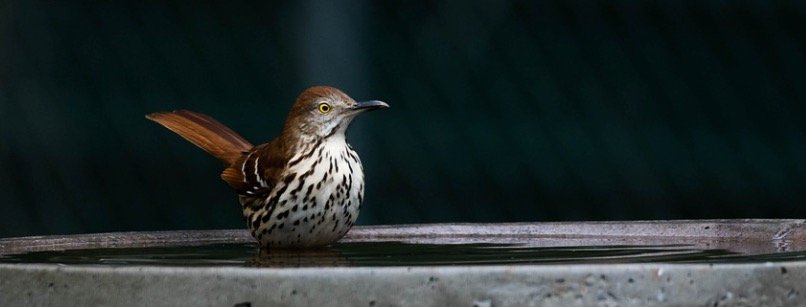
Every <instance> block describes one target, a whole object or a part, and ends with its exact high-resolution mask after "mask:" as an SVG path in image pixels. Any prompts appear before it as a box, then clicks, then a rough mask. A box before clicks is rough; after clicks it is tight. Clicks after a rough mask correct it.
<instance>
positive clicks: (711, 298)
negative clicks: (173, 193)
mask: <svg viewBox="0 0 806 307" xmlns="http://www.w3.org/2000/svg"><path fill="white" fill-rule="evenodd" d="M805 234H806V232H805V230H804V221H803V220H712V221H655V222H601V223H535V224H476V225H472V224H459V225H456V224H436V225H408V226H382V227H358V228H356V229H354V231H351V233H350V234H349V235H348V237H346V238H345V240H353V241H368V242H371V241H389V240H394V239H396V240H402V241H407V242H420V243H466V242H507V243H514V242H521V243H526V244H529V245H534V246H577V245H625V244H626V245H635V244H641V245H647V244H649V245H654V244H659V243H662V244H689V245H691V246H700V247H710V248H713V247H715V246H716V247H718V248H729V249H731V250H736V251H739V252H743V253H774V252H781V251H802V250H803V248H802V247H803V245H804V244H805V243H806V235H805ZM249 240H250V239H249V237H248V234H246V233H245V232H244V231H191V232H156V233H128V234H127V233H118V234H96V235H78V236H65V237H36V238H30V237H29V238H15V239H3V240H0V254H11V253H18V252H24V251H32V250H63V249H73V248H88V247H91V248H97V247H132V246H169V245H186V244H206V243H220V242H249ZM590 243H597V244H590ZM804 295H806V261H786V262H748V263H720V264H698V263H691V264H684V263H676V264H668V263H638V264H606V263H603V264H570V265H569V264H544V265H503V266H502V265H484V266H430V267H425V266H423V267H315V268H252V267H157V266H94V265H85V266H73V265H68V266H64V265H48V264H0V306H69V305H72V306H97V305H101V306H103V305H106V306H119V305H137V306H140V305H147V306H236V305H238V304H242V305H241V306H247V304H249V305H251V306H283V305H297V306H473V305H476V306H658V305H662V306H806V299H805V298H804Z"/></svg>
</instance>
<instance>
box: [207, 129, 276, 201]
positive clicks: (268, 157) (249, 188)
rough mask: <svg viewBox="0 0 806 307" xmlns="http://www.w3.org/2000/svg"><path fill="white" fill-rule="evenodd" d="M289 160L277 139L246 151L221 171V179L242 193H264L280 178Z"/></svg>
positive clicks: (249, 194)
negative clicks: (278, 144)
mask: <svg viewBox="0 0 806 307" xmlns="http://www.w3.org/2000/svg"><path fill="white" fill-rule="evenodd" d="M287 162H288V158H287V155H286V154H285V151H284V150H282V148H279V146H277V141H276V140H275V141H272V142H271V143H266V144H262V145H258V146H255V148H253V149H252V150H250V151H248V152H246V153H244V154H243V155H242V157H241V159H239V160H238V161H236V162H235V163H233V164H232V166H230V167H228V168H227V169H225V170H224V171H223V172H222V173H221V179H223V180H224V181H226V182H227V184H229V185H230V186H231V187H232V188H234V189H235V190H236V191H238V193H240V194H242V195H248V196H258V195H263V194H266V193H268V192H270V191H271V189H272V188H274V186H275V185H276V184H277V181H278V180H280V179H279V178H280V176H281V175H282V171H283V169H284V168H285V165H286V163H287Z"/></svg>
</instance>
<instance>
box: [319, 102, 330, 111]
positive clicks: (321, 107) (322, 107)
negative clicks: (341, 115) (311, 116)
mask: <svg viewBox="0 0 806 307" xmlns="http://www.w3.org/2000/svg"><path fill="white" fill-rule="evenodd" d="M330 109H332V108H331V107H330V105H329V104H327V103H326V102H323V103H320V104H319V112H322V113H327V112H330Z"/></svg>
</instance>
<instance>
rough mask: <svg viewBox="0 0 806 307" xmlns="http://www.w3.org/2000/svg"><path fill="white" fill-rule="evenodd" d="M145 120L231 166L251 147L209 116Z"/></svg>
mask: <svg viewBox="0 0 806 307" xmlns="http://www.w3.org/2000/svg"><path fill="white" fill-rule="evenodd" d="M146 118H148V119H150V120H152V121H154V122H156V123H158V124H160V125H163V126H164V127H165V128H168V129H169V130H171V131H173V132H175V133H176V134H179V136H181V137H183V138H185V139H186V140H188V141H190V142H191V143H193V144H194V145H196V146H198V147H199V148H201V149H204V151H206V152H208V153H209V154H211V155H213V156H214V157H216V158H218V159H220V160H221V161H224V162H225V163H227V165H231V164H232V163H234V162H235V161H236V160H238V158H240V157H241V155H242V154H243V152H246V151H249V150H250V149H252V147H253V145H252V144H251V143H249V141H247V140H246V139H244V138H243V137H242V136H240V135H238V134H237V133H235V131H232V129H230V128H228V127H227V126H224V124H222V123H220V122H218V121H217V120H215V119H213V118H212V117H210V116H207V115H204V114H201V113H196V112H191V111H187V110H176V111H173V112H157V113H151V114H148V115H146Z"/></svg>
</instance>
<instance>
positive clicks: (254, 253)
mask: <svg viewBox="0 0 806 307" xmlns="http://www.w3.org/2000/svg"><path fill="white" fill-rule="evenodd" d="M795 260H806V252H803V251H799V252H780V253H772V254H762V255H747V254H741V253H736V252H731V251H727V250H720V249H695V248H687V247H686V246H579V247H529V246H525V245H517V244H447V245H437V244H411V243H401V242H346V243H338V244H335V245H333V246H331V247H328V248H324V249H318V250H291V251H271V252H266V251H258V249H257V248H256V246H255V245H252V244H214V245H202V246H187V247H145V248H102V249H83V250H81V249H79V250H67V251H47V252H29V253H24V254H16V255H4V256H0V263H48V264H65V265H113V266H127V265H156V266H185V267H187V266H208V267H209V266H246V267H322V266H436V265H448V266H450V265H494V264H602V263H653V262H654V263H735V262H769V261H772V262H775V261H795Z"/></svg>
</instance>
